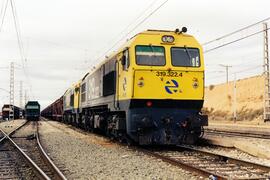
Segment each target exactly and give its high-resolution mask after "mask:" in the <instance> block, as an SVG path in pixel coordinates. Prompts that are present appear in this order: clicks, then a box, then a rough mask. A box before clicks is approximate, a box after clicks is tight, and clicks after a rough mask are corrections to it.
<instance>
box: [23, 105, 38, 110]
mask: <svg viewBox="0 0 270 180" xmlns="http://www.w3.org/2000/svg"><path fill="white" fill-rule="evenodd" d="M26 109H39V107H38V106H35V105H28V106H26Z"/></svg>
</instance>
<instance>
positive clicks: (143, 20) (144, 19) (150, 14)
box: [97, 0, 169, 60]
mask: <svg viewBox="0 0 270 180" xmlns="http://www.w3.org/2000/svg"><path fill="white" fill-rule="evenodd" d="M168 1H169V0H165V1H164V2H163V3H161V4H160V5H159V6H158V7H157V8H155V9H154V10H153V11H151V12H150V13H149V14H148V15H147V16H146V17H145V18H143V19H142V20H141V21H140V22H139V23H138V24H137V25H135V26H134V27H133V28H132V29H131V30H130V31H129V32H127V33H126V34H124V35H123V36H122V37H121V38H120V39H119V40H118V41H116V42H115V43H114V44H113V45H112V46H111V47H110V48H109V49H108V50H106V51H105V52H104V53H103V54H102V55H101V56H99V57H98V58H97V60H100V59H101V58H103V57H104V56H106V54H107V53H109V52H110V51H111V50H112V49H113V48H115V47H116V46H117V45H118V43H120V42H121V41H122V40H123V39H124V38H126V37H127V36H128V35H130V34H131V33H132V32H133V31H134V30H135V29H137V28H138V27H139V26H140V25H141V24H143V23H144V22H145V21H146V20H147V19H148V18H150V17H151V16H152V15H153V14H154V13H155V12H157V11H158V10H159V9H160V8H161V7H162V6H164V5H165V4H166V3H167V2H168Z"/></svg>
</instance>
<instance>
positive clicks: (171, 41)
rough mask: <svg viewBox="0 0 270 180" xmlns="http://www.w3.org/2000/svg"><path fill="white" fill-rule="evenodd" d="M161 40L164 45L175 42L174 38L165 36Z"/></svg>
mask: <svg viewBox="0 0 270 180" xmlns="http://www.w3.org/2000/svg"><path fill="white" fill-rule="evenodd" d="M161 40H162V42H164V43H173V42H174V37H173V36H168V35H165V36H162V38H161Z"/></svg>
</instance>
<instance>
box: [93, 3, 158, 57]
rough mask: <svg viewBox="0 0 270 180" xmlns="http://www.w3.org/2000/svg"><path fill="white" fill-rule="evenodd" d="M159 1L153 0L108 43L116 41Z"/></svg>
mask: <svg viewBox="0 0 270 180" xmlns="http://www.w3.org/2000/svg"><path fill="white" fill-rule="evenodd" d="M157 1H158V0H154V1H152V2H151V3H150V4H149V5H148V6H147V7H146V8H145V9H144V10H143V11H142V12H141V13H139V15H138V16H136V17H135V18H134V19H133V20H132V21H131V22H130V23H129V24H128V25H127V26H125V28H123V30H122V31H121V32H120V33H118V34H117V35H116V36H115V37H114V38H112V39H111V40H109V42H108V43H109V44H111V43H114V41H115V40H117V39H118V37H119V36H121V35H122V34H123V33H125V31H126V30H128V28H129V27H130V26H131V25H133V24H134V23H135V22H136V21H138V19H139V18H141V17H142V16H143V15H144V14H145V12H146V11H148V10H149V9H150V8H151V7H152V6H153V5H154V4H155V3H156V2H157ZM103 48H106V47H103ZM103 48H102V49H103ZM98 59H99V58H98Z"/></svg>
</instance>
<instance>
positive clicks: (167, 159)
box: [136, 148, 227, 179]
mask: <svg viewBox="0 0 270 180" xmlns="http://www.w3.org/2000/svg"><path fill="white" fill-rule="evenodd" d="M136 150H138V149H137V148H136ZM139 151H141V152H143V153H145V154H147V155H150V156H152V157H155V158H158V159H161V160H162V161H165V162H167V163H170V164H172V165H174V166H178V167H180V168H183V169H185V170H187V171H190V172H195V173H196V174H198V175H201V176H203V177H205V178H209V177H211V176H214V177H216V178H218V179H227V178H226V177H224V176H220V175H215V174H213V172H210V171H207V170H205V169H200V168H197V167H195V166H192V165H189V164H187V163H184V162H181V161H178V160H176V159H173V158H171V157H167V156H163V155H160V154H158V153H156V152H153V151H151V150H146V149H141V148H139Z"/></svg>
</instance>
